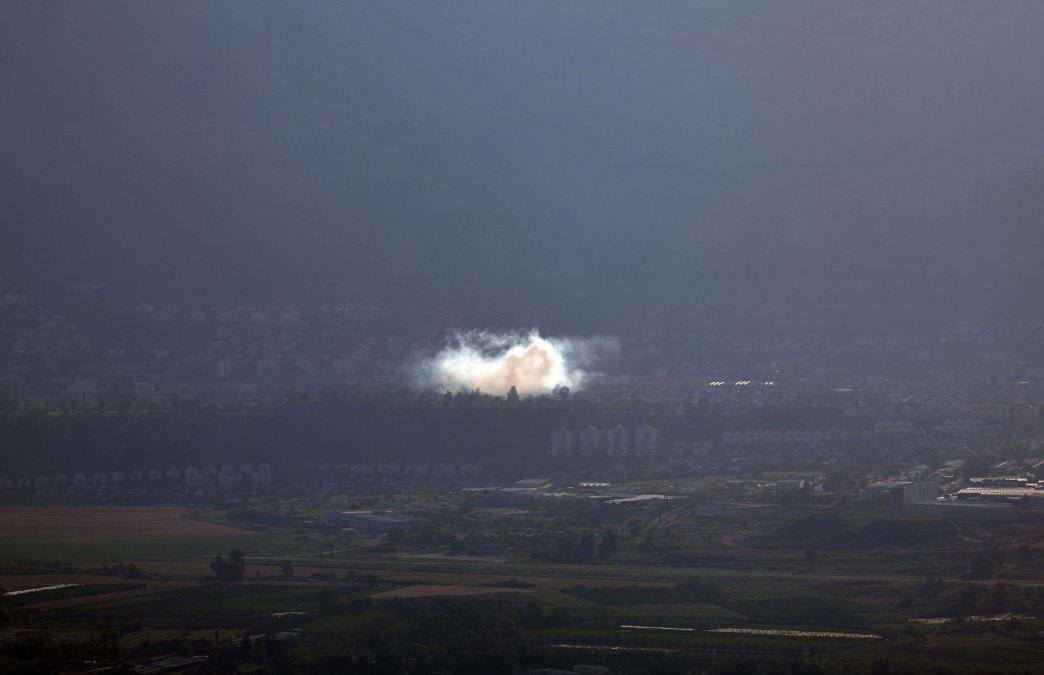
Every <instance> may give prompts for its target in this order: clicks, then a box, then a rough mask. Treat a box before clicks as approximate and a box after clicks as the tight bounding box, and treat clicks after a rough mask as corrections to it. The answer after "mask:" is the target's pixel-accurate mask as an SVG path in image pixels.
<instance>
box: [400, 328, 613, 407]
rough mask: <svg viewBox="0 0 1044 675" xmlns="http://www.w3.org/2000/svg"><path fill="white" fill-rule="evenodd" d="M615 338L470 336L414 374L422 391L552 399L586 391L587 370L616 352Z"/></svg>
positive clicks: (532, 333)
mask: <svg viewBox="0 0 1044 675" xmlns="http://www.w3.org/2000/svg"><path fill="white" fill-rule="evenodd" d="M615 346H616V341H615V340H613V339H611V338H587V339H576V338H544V337H541V336H540V333H539V332H538V331H536V330H533V331H530V332H529V333H524V334H523V333H487V332H481V331H472V332H469V333H461V334H457V335H454V336H453V338H452V339H451V340H450V342H449V344H448V345H447V346H446V347H445V348H444V349H443V350H442V351H441V352H439V353H438V354H436V355H435V356H434V357H433V358H431V359H427V360H425V361H423V363H422V364H421V365H420V367H419V368H418V369H416V371H417V372H416V375H417V376H416V377H415V380H416V381H417V384H419V385H420V386H421V387H423V388H432V389H437V390H439V391H461V390H473V389H478V390H480V391H482V392H483V393H487V394H496V395H503V394H506V393H507V392H508V391H509V390H510V389H511V387H512V386H514V387H515V388H516V389H517V390H518V393H519V394H522V395H539V394H548V393H551V392H552V391H554V390H555V389H558V388H559V387H569V388H570V389H572V390H577V389H580V388H582V387H583V386H584V384H585V382H587V381H588V380H589V378H590V376H591V375H592V373H591V372H589V371H588V370H586V368H588V367H589V366H591V365H592V364H593V363H594V361H595V360H596V359H597V358H598V356H599V354H600V353H602V352H604V351H607V350H612V349H615Z"/></svg>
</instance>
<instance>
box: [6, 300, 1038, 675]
mask: <svg viewBox="0 0 1044 675" xmlns="http://www.w3.org/2000/svg"><path fill="white" fill-rule="evenodd" d="M69 297H73V298H76V299H78V301H79V302H78V303H73V304H70V305H66V306H65V307H64V308H62V309H59V308H56V307H53V306H47V305H46V304H42V303H40V304H38V303H37V302H35V301H34V300H33V299H32V298H31V297H28V296H26V295H21V294H15V293H8V294H6V295H3V296H2V298H3V300H2V303H0V304H2V308H0V313H2V314H0V384H2V391H0V399H2V404H0V405H2V408H0V501H2V503H3V504H4V505H5V508H4V516H3V518H2V519H0V537H2V538H3V541H4V542H5V544H4V550H3V553H2V555H0V558H2V560H0V564H2V567H3V568H2V570H0V586H2V587H3V589H4V590H5V595H4V596H3V599H2V600H0V611H2V615H0V621H2V624H0V659H2V661H0V664H2V666H3V668H4V669H8V670H12V671H17V670H18V669H19V668H21V669H22V670H23V671H25V672H37V671H41V670H52V671H54V670H61V671H67V672H78V671H89V672H142V673H146V672H148V673H155V672H197V671H207V672H250V671H252V670H253V671H261V670H265V671H268V670H275V671H282V672H372V673H400V672H417V673H420V672H452V673H469V672H473V673H491V672H530V673H553V672H627V673H661V672H663V673H671V672H678V673H684V672H713V673H748V672H749V673H754V672H758V673H762V672H763V673H834V672H837V673H873V674H874V675H881V674H888V673H921V672H933V673H938V674H940V675H942V674H944V673H965V672H968V673H971V672H975V673H979V672H991V673H992V672H996V673H1002V672H1003V673H1015V672H1019V673H1021V672H1027V673H1028V672H1035V671H1034V668H1036V667H1038V664H1039V663H1040V660H1041V658H1042V655H1044V617H1042V616H1041V612H1042V607H1044V605H1042V604H1041V603H1042V602H1044V583H1042V582H1041V581H1040V579H1041V572H1042V570H1044V529H1042V528H1041V525H1042V524H1044V509H1041V508H1040V505H1041V504H1044V500H1042V499H1041V498H1042V497H1044V483H1042V484H1041V486H1040V487H1039V488H1038V476H1039V477H1041V478H1042V479H1044V433H1042V428H1041V418H1040V406H1041V403H1042V402H1044V323H1033V322H1029V321H1027V322H1011V323H1005V324H997V325H978V324H973V323H961V324H952V325H941V326H933V327H917V328H909V329H907V330H905V331H890V332H886V333H881V334H879V335H852V334H847V335H844V334H833V335H827V334H800V335H786V336H763V335H750V336H744V335H733V336H714V335H701V334H695V333H690V334H673V333H671V332H670V331H669V330H668V329H665V330H663V332H652V331H648V330H644V329H643V330H636V331H635V333H634V334H631V335H621V336H619V337H618V339H617V347H616V348H615V349H613V350H612V351H611V352H609V353H607V354H605V355H603V356H602V358H601V359H600V361H599V362H598V363H597V368H596V369H595V370H594V372H593V373H592V374H591V376H590V377H589V378H588V380H587V382H586V383H585V386H583V387H582V388H579V389H578V390H577V391H570V390H569V389H567V388H565V387H561V388H559V389H556V390H555V391H553V392H551V393H550V394H547V395H540V396H520V395H518V394H517V393H516V392H515V391H514V390H512V391H511V392H509V393H508V394H506V395H504V396H493V395H487V394H484V393H482V392H481V391H456V392H451V391H436V390H433V389H430V388H427V389H425V388H423V387H420V386H418V384H417V382H416V381H415V380H414V379H412V378H411V371H410V368H411V364H412V363H415V362H416V361H417V359H420V358H423V356H424V355H425V354H430V353H432V352H433V351H434V350H437V349H439V348H440V346H441V345H442V344H443V341H444V340H445V339H446V336H447V335H451V334H452V333H453V331H454V329H455V326H454V321H453V320H452V319H448V318H441V319H440V318H438V317H433V318H431V319H429V320H427V321H425V322H422V323H409V322H406V321H404V320H403V319H402V318H401V317H398V316H396V314H395V312H394V310H393V309H389V308H383V307H378V306H366V307H364V306H280V307H267V306H266V307H261V306H256V307H255V306H239V307H206V308H193V307H188V306H171V305H148V304H137V305H123V304H119V303H115V302H107V301H105V300H104V296H103V295H102V294H101V293H100V291H99V290H98V289H93V288H86V287H82V288H76V289H70V295H69ZM70 307H76V308H77V309H70ZM991 664H992V665H991ZM1002 664H1003V665H1002Z"/></svg>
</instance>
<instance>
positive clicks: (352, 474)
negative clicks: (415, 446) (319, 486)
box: [318, 462, 488, 482]
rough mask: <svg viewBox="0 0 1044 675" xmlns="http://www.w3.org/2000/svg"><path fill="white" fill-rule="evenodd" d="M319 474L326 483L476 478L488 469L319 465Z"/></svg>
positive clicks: (447, 465) (446, 465) (446, 464)
mask: <svg viewBox="0 0 1044 675" xmlns="http://www.w3.org/2000/svg"><path fill="white" fill-rule="evenodd" d="M318 468H319V471H320V473H321V474H322V475H323V476H324V477H325V478H327V479H329V480H334V479H336V480H341V481H362V482H365V481H383V480H427V479H431V480H451V479H463V478H478V477H480V476H483V475H485V474H486V473H487V471H488V468H487V467H486V466H485V465H484V464H480V463H477V462H462V463H453V462H441V463H431V464H416V463H414V464H320V465H319V467H318Z"/></svg>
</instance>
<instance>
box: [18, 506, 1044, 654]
mask: <svg viewBox="0 0 1044 675" xmlns="http://www.w3.org/2000/svg"><path fill="white" fill-rule="evenodd" d="M368 499H369V500H370V503H371V504H374V505H380V506H381V507H383V508H389V509H398V510H402V511H406V512H410V513H416V514H423V516H420V515H418V516H417V519H418V522H419V523H421V525H419V526H417V527H414V528H411V529H410V530H408V531H405V532H394V533H383V534H376V535H375V534H373V533H361V532H357V531H354V530H351V529H345V528H339V527H331V526H329V525H324V524H323V522H322V520H321V519H318V518H317V516H316V514H317V512H318V511H319V510H321V509H322V508H324V507H323V502H315V503H308V502H304V501H293V502H285V503H281V504H280V503H275V504H272V503H269V504H261V503H257V504H252V505H250V507H249V509H245V508H244V507H243V506H242V505H237V506H236V508H224V509H222V508H214V507H207V508H197V509H187V508H183V507H98V508H96V509H86V508H67V507H63V508H61V509H54V510H51V509H47V508H41V507H31V508H28V507H20V508H18V509H9V510H7V511H6V512H5V513H4V514H3V516H2V517H0V523H2V527H3V528H4V529H3V530H2V531H3V532H4V541H5V551H4V556H3V557H4V562H3V570H4V574H3V575H2V577H0V585H3V587H4V588H6V589H7V590H8V591H15V592H16V594H15V595H12V596H10V597H9V598H8V599H7V601H6V602H5V603H4V607H3V611H4V613H5V616H6V622H7V625H9V626H19V625H28V624H29V623H30V622H31V625H32V631H31V632H29V633H26V632H24V631H22V632H18V631H16V632H8V633H4V634H3V635H4V636H0V644H3V645H5V646H4V647H3V650H6V651H4V652H3V653H14V652H13V651H11V650H15V651H18V650H22V651H24V650H26V649H31V648H32V647H31V646H30V645H31V644H47V645H50V646H49V647H47V649H48V650H51V651H54V650H58V651H59V652H60V653H63V654H80V655H83V654H90V653H93V652H92V650H97V649H100V647H98V646H97V645H99V644H103V643H104V644H109V645H111V644H116V645H118V649H119V650H120V653H121V654H126V655H127V656H128V657H135V656H140V655H146V654H154V653H157V652H158V650H166V651H168V652H175V653H180V654H184V655H192V654H199V653H200V651H201V650H203V651H204V652H206V651H213V650H214V649H218V650H219V651H220V650H226V649H227V650H230V651H229V653H230V654H231V650H233V648H234V647H235V645H238V644H239V643H240V642H243V636H244V635H247V636H248V637H249V636H254V638H256V640H255V641H260V642H262V643H264V644H266V645H267V646H266V647H265V648H264V650H261V648H260V647H256V648H252V649H251V650H249V652H248V651H246V649H245V647H244V648H243V650H242V651H240V652H237V653H239V654H240V656H239V657H237V658H241V659H247V660H250V659H254V660H258V659H260V660H261V661H265V660H266V659H267V660H271V659H275V660H282V661H283V662H285V663H287V664H291V663H296V664H298V665H299V666H300V667H302V668H306V669H307V668H311V667H319V666H316V665H315V663H316V662H315V661H314V659H315V658H318V657H317V654H322V653H340V652H339V650H343V649H344V647H343V644H344V643H343V641H341V640H339V639H337V638H336V637H335V636H337V635H342V634H343V633H344V631H356V632H359V631H361V633H360V634H361V635H362V636H363V638H360V639H362V640H363V642H365V641H367V640H369V641H372V643H373V645H375V647H374V648H376V645H378V644H381V645H383V644H385V643H384V641H386V640H389V639H392V637H393V636H395V635H399V636H400V637H398V638H396V639H399V640H404V639H406V637H404V636H405V635H406V634H407V633H408V631H409V630H410V629H409V628H408V626H410V625H414V624H416V625H417V626H422V625H424V626H426V625H429V624H431V622H435V623H434V624H431V625H438V626H442V628H440V629H439V630H456V629H455V628H451V626H453V625H457V623H459V625H460V626H461V627H463V626H473V627H472V628H467V629H464V628H461V629H462V630H472V631H478V632H479V633H482V634H486V632H487V631H489V634H488V638H487V639H490V640H494V641H496V640H498V639H501V638H499V637H497V636H498V635H501V636H502V635H507V634H510V635H512V636H513V637H512V638H511V639H512V640H515V641H520V642H521V643H522V644H525V645H526V646H527V649H529V650H530V651H529V652H528V653H529V654H531V656H529V657H527V658H529V659H530V661H529V662H530V663H534V664H544V665H554V664H559V663H568V662H569V661H570V660H571V659H576V658H578V656H577V655H578V654H583V655H585V656H584V658H586V659H588V660H591V659H593V660H595V661H601V662H606V663H615V662H617V660H619V659H624V658H625V659H631V660H633V659H639V660H644V661H643V662H647V663H648V664H655V666H653V665H649V666H648V667H650V668H652V667H655V668H656V669H657V671H656V672H660V671H663V672H670V669H671V668H681V669H682V670H680V671H678V672H685V669H686V668H697V669H699V668H700V667H701V666H700V664H706V663H708V660H709V659H711V660H712V658H718V657H714V655H718V656H719V657H720V655H723V654H725V655H729V656H728V658H730V659H735V660H744V659H755V660H762V661H791V660H795V659H804V660H810V661H813V662H816V663H819V664H822V665H827V664H833V663H847V664H849V665H851V666H852V667H853V668H855V672H860V669H861V668H862V667H863V665H865V664H866V663H867V662H868V661H867V660H868V659H870V658H871V656H873V657H874V658H877V657H878V656H879V655H880V654H882V653H884V654H887V655H889V658H890V659H894V660H896V661H905V662H909V663H911V664H916V663H920V662H921V661H919V660H920V659H929V658H930V659H936V660H939V659H942V660H944V661H946V662H948V663H950V664H951V666H953V667H954V668H958V669H959V668H960V667H961V664H962V663H964V662H965V661H967V660H968V659H971V658H974V655H975V654H982V653H985V652H986V651H988V650H989V649H994V648H995V649H998V650H1002V651H1003V652H1004V653H1006V654H1009V655H1011V658H1012V659H1013V662H1029V661H1030V660H1032V658H1036V656H1037V655H1038V654H1041V650H1040V647H1039V644H1038V642H1037V638H1036V632H1035V631H1036V630H1037V628H1038V627H1039V628H1040V629H1042V630H1044V624H1042V623H1041V621H1040V620H1039V619H1037V618H1035V617H1037V616H1040V614H1041V612H1040V610H1039V608H1040V607H1041V606H1042V605H1041V600H1042V598H1044V582H1042V581H1041V577H1040V576H1039V575H1038V574H1037V570H1036V568H1032V567H1029V568H1027V567H1024V566H1020V565H1019V564H1018V563H1017V562H1015V561H1013V559H1012V558H1009V559H1008V562H1007V563H1006V564H1002V565H1000V566H999V567H997V568H996V570H995V572H994V575H995V576H994V578H989V579H981V578H972V577H970V576H969V575H968V573H967V572H966V571H965V569H963V568H962V566H961V564H960V562H959V560H960V557H961V556H963V555H966V554H965V553H964V552H963V551H964V550H965V549H964V548H963V547H965V546H966V545H965V544H962V543H961V542H962V537H964V538H968V537H969V536H970V535H977V534H979V533H978V532H977V531H974V530H967V529H964V530H953V531H949V532H945V531H944V532H943V534H941V535H939V536H938V537H936V538H935V539H934V540H932V541H931V542H930V543H929V545H927V546H926V545H922V544H918V543H916V542H915V540H916V537H913V538H911V540H910V543H908V544H905V546H906V548H904V547H903V546H904V545H903V544H900V545H899V546H897V547H896V546H877V545H875V544H874V543H873V540H872V538H873V537H876V536H879V535H878V532H886V531H887V532H890V533H894V532H900V533H903V532H917V531H919V530H918V528H919V527H920V525H918V524H917V523H916V522H913V523H911V524H907V523H906V521H894V520H888V521H883V520H882V518H881V516H880V515H879V514H875V513H873V512H867V511H866V510H865V509H858V508H856V509H849V510H848V511H847V512H843V513H841V515H839V516H836V517H835V520H834V521H832V522H833V526H832V528H833V529H832V530H831V531H829V532H827V534H826V535H825V536H828V537H831V539H830V542H831V544H830V545H829V546H825V545H824V546H823V548H821V549H820V551H821V552H820V555H819V556H818V557H817V559H816V561H815V565H814V566H813V565H811V564H809V560H807V559H806V558H807V556H806V555H805V554H804V553H803V551H802V549H801V548H799V547H804V546H807V545H808V540H809V537H810V536H811V535H810V534H809V533H810V532H811V533H812V534H816V533H817V532H816V530H817V528H820V527H822V524H821V523H820V520H821V519H820V517H819V515H818V514H817V512H815V511H811V510H804V511H803V510H801V509H798V510H795V511H794V512H780V511H772V510H762V511H760V512H759V513H758V514H757V515H756V516H755V515H750V514H744V515H743V517H742V521H743V522H742V528H740V527H738V525H739V520H738V517H734V516H723V517H717V518H715V519H706V518H703V517H701V516H700V515H699V513H698V512H697V511H696V510H687V509H674V510H671V511H669V512H667V511H657V510H655V509H653V510H649V509H644V508H636V507H619V508H614V509H599V510H595V511H579V512H570V511H562V512H559V511H556V510H555V509H558V508H559V507H557V506H556V507H555V508H554V509H549V508H548V507H545V506H539V505H537V506H532V507H529V508H522V507H519V506H517V505H516V506H512V507H510V508H498V507H493V506H490V505H488V504H485V503H484V502H483V501H482V499H483V498H482V497H479V498H474V497H467V496H455V497H450V498H447V497H446V496H444V495H432V496H431V497H429V498H422V497H415V498H413V499H412V500H404V499H403V498H402V497H401V496H389V497H380V496H372V497H369V498H368ZM259 513H267V514H268V515H266V516H264V517H262V516H259V515H258V514H259ZM91 522H95V523H97V527H96V528H92V527H91V526H90V523H91ZM878 522H886V523H887V524H886V525H875V523H878ZM809 523H813V524H814V526H810V525H809ZM585 528H586V531H588V532H592V531H593V532H599V533H604V532H605V531H607V530H608V529H610V528H613V529H614V530H615V531H616V532H617V533H618V534H617V542H616V550H614V551H612V552H611V553H610V554H608V555H603V556H598V555H595V556H592V557H588V558H585V559H568V560H562V559H549V558H548V556H546V555H541V554H539V552H540V550H541V549H539V548H536V547H535V546H534V545H533V544H530V543H529V542H530V541H533V540H534V539H533V536H534V533H541V534H540V535H539V536H538V537H536V539H537V540H539V539H540V538H543V539H544V540H545V541H546V540H551V539H556V540H563V541H564V539H563V537H565V536H566V534H565V533H568V532H571V531H572V532H580V533H582V532H583V531H585ZM826 529H828V530H829V529H830V528H826ZM839 531H843V532H845V533H846V534H845V535H844V536H841V535H838V534H836V533H837V532H839ZM1022 531H1023V532H1025V529H1023V530H1022ZM600 536H601V535H600ZM494 537H496V538H498V540H499V541H507V542H510V545H507V546H504V545H499V546H496V547H495V549H494V550H493V551H491V553H483V552H482V551H483V549H482V547H483V546H487V544H486V542H489V541H491V540H492V539H493V538H494ZM468 541H471V542H475V543H474V545H473V549H469V548H468V547H469V546H471V545H470V544H467V543H466V542H468ZM574 541H579V539H574ZM899 541H902V540H901V539H900V540H899ZM602 548H603V549H604V548H605V546H603V547H602ZM216 555H221V556H225V557H224V560H226V561H227V560H229V559H237V558H236V557H235V556H237V555H240V556H242V561H243V562H242V567H241V568H238V569H239V571H238V573H237V575H236V576H235V577H234V578H232V579H228V578H222V577H221V576H220V575H218V573H217V572H216V569H217V568H215V567H214V566H212V564H211V563H212V562H213V560H214V556H216ZM574 555H575V554H574ZM224 564H226V566H227V563H224ZM929 574H937V575H938V576H934V577H932V579H934V581H932V583H931V584H928V585H926V583H927V582H926V578H928V576H929ZM45 587H55V588H53V589H52V590H44V591H38V592H34V593H25V594H19V593H17V591H18V590H20V589H25V590H31V589H37V588H45ZM1000 603H1003V605H1001V604H1000ZM1001 606H1003V607H1004V608H1006V609H1007V610H1009V611H1015V612H1017V613H1018V615H1019V616H1020V617H1021V618H1019V619H1017V620H1011V621H1007V622H992V623H985V622H984V623H981V624H979V625H978V627H976V625H975V624H973V623H970V622H960V619H961V617H962V615H967V614H973V613H982V614H986V613H989V612H990V611H993V610H994V609H995V608H998V607H1001ZM476 612H477V613H479V614H481V615H482V616H483V617H492V618H489V619H486V618H484V619H483V620H481V621H478V622H476V620H475V618H474V617H475V613H476ZM926 617H927V618H930V617H949V619H948V621H950V623H933V622H931V621H922V620H924V619H925V618H926ZM955 620H956V621H958V622H957V623H953V621H955ZM446 621H448V622H449V623H445V622H446ZM454 622H457V623H454ZM498 626H499V628H498ZM417 630H421V629H420V628H417ZM403 631H407V633H403ZM504 631H507V633H505V632H504ZM955 631H957V632H955ZM410 635H412V637H411V638H410V639H412V640H414V641H419V642H417V644H418V645H421V644H426V645H428V646H426V647H423V649H424V650H432V649H435V650H436V651H435V652H431V655H432V656H431V658H435V656H434V654H436V653H437V649H436V647H435V645H436V643H437V641H438V640H441V639H443V638H436V637H435V636H433V635H429V634H426V633H423V632H418V633H415V634H410ZM425 635H428V637H424V636H425ZM852 635H859V636H872V637H873V639H872V640H871V639H855V638H853V637H850V636H852ZM367 636H368V637H367ZM955 636H960V637H955ZM40 640H43V642H39V641H40ZM55 640H61V641H62V645H63V646H61V648H60V649H59V648H58V647H57V646H56V645H57V643H55V642H54V641H55ZM424 640H435V642H431V643H430V644H429V643H426V642H424ZM34 641H36V642H34ZM248 641H249V640H248ZM863 643H868V644H863ZM869 643H872V644H869ZM956 643H959V645H960V646H959V647H958V646H954V645H955V644H956ZM215 644H216V646H215ZM244 644H245V643H244ZM360 644H363V643H362V642H360ZM204 645H209V646H206V647H204ZM40 648H41V649H42V648H43V647H40ZM108 649H110V651H111V650H112V649H115V648H111V647H110V648H108ZM235 649H239V647H235ZM381 649H384V647H381ZM417 649H421V647H420V646H418V647H417ZM315 650H319V651H315ZM19 653H21V652H19ZM426 653H427V652H426ZM353 654H354V652H353ZM875 655H876V656H875ZM357 657H358V655H357V654H356V655H355V656H351V658H357ZM69 658H75V657H71V656H70V657H69ZM309 663H311V664H312V665H311V666H309V665H307V664H309ZM672 664H673V665H672ZM320 669H321V668H320ZM663 669H667V670H663ZM955 672H959V670H957V671H955Z"/></svg>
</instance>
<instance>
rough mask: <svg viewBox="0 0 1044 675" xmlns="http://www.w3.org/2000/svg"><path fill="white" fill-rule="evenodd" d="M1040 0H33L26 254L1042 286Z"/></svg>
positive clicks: (699, 301)
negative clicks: (672, 0) (668, 0)
mask: <svg viewBox="0 0 1044 675" xmlns="http://www.w3.org/2000/svg"><path fill="white" fill-rule="evenodd" d="M1042 36H1044V3H1042V2H1040V1H1039V0H1029V1H1027V2H1017V1H1014V0H1011V1H1008V0H1006V1H1004V2H950V1H947V2H918V1H914V0H903V1H902V2H894V3H888V2H872V3H871V2H852V3H850V2H842V1H840V0H823V1H822V2H810V1H806V0H787V1H786V2H742V1H737V0H722V1H720V2H700V1H697V0H690V1H688V2H678V3H662V2H555V3H542V2H511V3H508V2H493V1H491V0H480V1H476V2H468V3H463V2H422V3H407V2H372V3H365V2H305V3H302V2H279V3H275V2H267V1H263V2H246V1H241V2H214V1H210V0H208V1H207V2H181V1H173V0H171V1H169V2H149V1H140V2H100V1H92V2H43V1H41V0H28V1H25V2H20V1H15V0H7V1H6V2H4V3H3V7H2V9H0V95H2V105H0V131H2V134H0V219H2V220H0V223H2V224H0V227H2V230H3V233H4V234H3V237H2V239H0V247H2V253H0V265H2V270H0V283H3V284H6V285H8V286H15V287H28V288H30V289H34V288H36V289H46V288H60V287H61V286H63V285H65V284H69V283H73V282H77V281H86V282H95V283H103V284H105V285H106V288H107V289H108V290H109V292H111V293H113V294H118V295H123V296H125V297H133V298H157V299H179V300H182V301H185V302H189V303H209V302H221V301H234V300H240V299H243V300H256V301H266V300H276V301H303V302H310V301H338V300H380V301H384V302H387V303H390V304H393V305H396V306H399V307H402V308H404V309H406V310H410V309H413V308H420V307H447V308H449V309H451V310H452V311H453V312H454V313H456V314H458V315H460V316H462V317H465V318H467V319H469V320H472V321H474V322H475V323H476V324H480V325H491V324H492V325H505V324H507V325H516V326H526V325H531V324H535V323H539V324H541V325H544V326H546V327H550V328H562V329H566V328H568V329H570V330H581V331H582V330H585V329H590V330H605V329H616V328H618V327H620V326H628V325H631V326H638V325H647V326H656V325H664V326H671V325H686V326H694V327H699V326H700V325H703V324H704V323H706V322H707V321H709V320H711V319H710V318H711V317H713V320H715V321H725V322H729V321H733V320H734V321H736V322H741V321H750V320H751V319H754V318H757V317H764V318H765V319H766V320H767V321H780V320H787V321H791V322H796V321H803V320H815V321H817V322H828V323H829V322H831V321H838V322H846V321H852V320H853V317H856V316H861V317H864V318H867V319H869V320H872V321H875V322H876V321H881V322H886V323H888V322H895V321H907V320H909V319H910V318H912V317H916V316H919V315H922V314H924V315H926V316H942V317H946V316H955V317H957V316H959V317H962V318H963V317H968V318H974V317H976V316H983V315H994V314H1008V315H1011V314H1017V313H1019V312H1037V311H1038V308H1039V306H1040V302H1039V301H1038V298H1039V297H1040V295H1041V289H1042V288H1044V264H1042V262H1044V217H1042V213H1044V66H1042V64H1044V38H1042Z"/></svg>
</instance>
